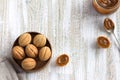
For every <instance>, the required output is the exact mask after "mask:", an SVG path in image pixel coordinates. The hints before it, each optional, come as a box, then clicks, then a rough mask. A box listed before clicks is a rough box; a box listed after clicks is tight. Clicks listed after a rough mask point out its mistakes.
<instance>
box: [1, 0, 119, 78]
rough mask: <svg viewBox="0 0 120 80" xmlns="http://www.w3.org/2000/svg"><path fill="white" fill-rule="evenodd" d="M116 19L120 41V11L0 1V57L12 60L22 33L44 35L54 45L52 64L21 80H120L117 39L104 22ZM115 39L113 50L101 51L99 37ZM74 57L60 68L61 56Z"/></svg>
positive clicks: (77, 3) (84, 4)
mask: <svg viewBox="0 0 120 80" xmlns="http://www.w3.org/2000/svg"><path fill="white" fill-rule="evenodd" d="M106 17H110V18H112V20H113V21H114V22H115V24H116V30H115V33H116V35H117V37H118V39H119V40H120V9H119V10H118V11H117V12H115V13H113V14H111V15H101V14H99V13H97V12H96V11H95V9H94V8H93V6H92V0H0V56H2V57H6V56H7V57H8V55H10V54H11V53H10V51H11V47H12V45H13V42H14V40H15V39H16V38H17V37H18V36H19V35H20V34H22V33H24V32H28V31H36V32H40V33H43V34H44V35H45V36H46V37H48V39H49V40H50V42H51V44H52V49H53V55H52V59H51V61H50V63H49V64H48V65H47V66H46V67H45V68H44V69H43V70H40V71H37V72H34V73H21V74H19V77H20V78H21V80H120V69H119V68H120V57H119V55H120V51H119V48H118V47H117V46H116V44H115V41H114V39H113V37H112V36H111V35H110V34H108V33H106V32H105V30H104V29H103V20H104V18H106ZM100 35H104V36H107V37H108V38H109V39H110V40H111V47H110V48H109V49H100V48H98V47H97V45H96V38H97V37H98V36H100ZM62 53H66V54H68V55H69V56H70V62H69V64H68V65H67V66H64V67H59V66H56V64H55V60H56V57H58V56H59V55H60V54H62Z"/></svg>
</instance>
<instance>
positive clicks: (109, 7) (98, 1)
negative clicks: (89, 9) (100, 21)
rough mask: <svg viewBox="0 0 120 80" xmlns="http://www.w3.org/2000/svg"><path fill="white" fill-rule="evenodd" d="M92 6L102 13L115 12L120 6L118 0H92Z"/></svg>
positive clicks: (119, 0)
mask: <svg viewBox="0 0 120 80" xmlns="http://www.w3.org/2000/svg"><path fill="white" fill-rule="evenodd" d="M93 6H94V8H95V9H96V10H97V11H98V12H99V13H102V14H110V13H113V12H115V11H116V10H117V9H118V8H119V6H120V0H93Z"/></svg>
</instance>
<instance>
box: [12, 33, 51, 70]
mask: <svg viewBox="0 0 120 80" xmlns="http://www.w3.org/2000/svg"><path fill="white" fill-rule="evenodd" d="M27 33H30V34H31V36H32V39H33V38H34V36H35V35H37V34H41V33H38V32H27ZM19 37H20V36H19ZM19 37H18V38H17V39H16V40H15V42H14V44H13V46H12V48H13V47H14V46H19V44H18V39H19ZM32 42H33V41H31V44H33V43H32ZM45 46H48V47H49V48H50V50H51V56H52V47H51V44H50V42H49V40H48V39H47V38H46V44H45ZM23 48H24V50H25V47H23ZM37 49H38V50H39V49H41V48H40V47H37ZM51 56H50V58H49V59H48V60H47V61H41V60H39V58H38V56H37V57H36V58H34V59H35V60H36V63H37V65H36V67H35V68H34V69H32V70H24V69H23V68H22V66H21V62H22V61H23V60H24V59H25V58H28V56H27V55H26V57H25V58H24V59H23V60H17V59H15V58H13V60H14V61H15V62H16V63H17V64H18V65H19V66H20V68H21V69H23V70H24V71H26V72H31V71H32V72H33V71H37V70H40V69H42V68H43V67H45V65H46V64H48V62H49V61H50V59H51Z"/></svg>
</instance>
